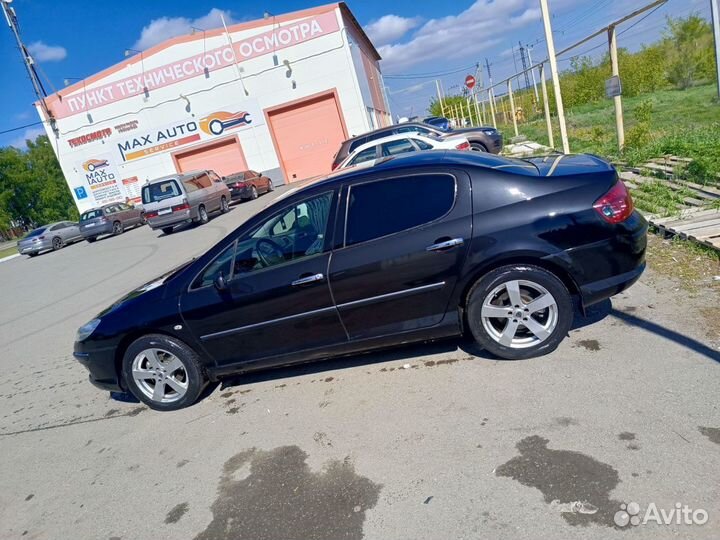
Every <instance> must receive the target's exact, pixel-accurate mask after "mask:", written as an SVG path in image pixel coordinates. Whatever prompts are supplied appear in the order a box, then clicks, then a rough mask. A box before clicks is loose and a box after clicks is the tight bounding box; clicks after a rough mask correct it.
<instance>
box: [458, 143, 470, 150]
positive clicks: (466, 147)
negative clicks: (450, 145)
mask: <svg viewBox="0 0 720 540" xmlns="http://www.w3.org/2000/svg"><path fill="white" fill-rule="evenodd" d="M455 148H457V149H458V150H470V143H469V142H462V143H460V144H458V145H457V146H456V147H455Z"/></svg>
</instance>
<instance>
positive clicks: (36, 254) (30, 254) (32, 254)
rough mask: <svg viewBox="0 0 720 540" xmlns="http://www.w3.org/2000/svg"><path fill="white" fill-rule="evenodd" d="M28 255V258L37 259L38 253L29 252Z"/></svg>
mask: <svg viewBox="0 0 720 540" xmlns="http://www.w3.org/2000/svg"><path fill="white" fill-rule="evenodd" d="M28 255H29V256H30V257H37V256H38V252H37V251H31V252H30V253H28Z"/></svg>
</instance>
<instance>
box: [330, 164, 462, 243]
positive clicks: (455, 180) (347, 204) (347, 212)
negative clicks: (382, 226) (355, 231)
mask: <svg viewBox="0 0 720 540" xmlns="http://www.w3.org/2000/svg"><path fill="white" fill-rule="evenodd" d="M418 176H449V177H451V178H452V179H453V184H454V190H453V203H452V205H451V206H450V208H449V209H448V211H447V212H445V213H444V214H443V215H442V216H440V217H438V218H435V219H433V220H432V221H427V222H425V223H421V224H420V225H415V226H414V227H410V228H409V229H403V230H401V231H396V232H393V233H390V234H386V235H384V236H378V237H377V238H371V239H370V240H364V241H363V242H358V243H357V244H352V246H348V244H347V233H348V217H349V215H350V195H351V194H352V188H353V187H354V186H362V185H366V184H373V183H375V182H383V181H385V180H399V179H401V178H410V177H412V178H417V177H418ZM347 188H348V189H347V193H346V194H345V201H344V202H345V212H344V214H345V216H344V221H345V223H344V225H343V228H342V242H341V243H340V244H339V247H338V249H343V248H347V247H355V246H362V245H364V244H368V243H370V242H376V241H378V240H383V239H386V238H390V237H391V236H395V235H397V234H404V233H406V232H409V231H414V230H416V229H421V228H422V227H426V226H427V225H431V224H433V223H437V222H438V221H441V220H443V219H445V218H446V217H447V216H449V215H450V214H451V213H452V211H453V210H454V209H455V207H456V206H457V197H458V178H457V176H456V175H454V174H452V173H449V172H426V173H415V174H403V175H399V176H388V177H382V178H373V179H372V180H367V181H359V182H356V183H353V184H349V185H348V186H347Z"/></svg>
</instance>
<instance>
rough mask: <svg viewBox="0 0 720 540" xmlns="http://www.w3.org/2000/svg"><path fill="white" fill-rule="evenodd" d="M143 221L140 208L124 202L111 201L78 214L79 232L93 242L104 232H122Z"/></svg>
mask: <svg viewBox="0 0 720 540" xmlns="http://www.w3.org/2000/svg"><path fill="white" fill-rule="evenodd" d="M144 223H145V218H144V216H143V210H142V208H139V207H136V206H130V205H129V204H125V203H111V204H106V205H105V206H101V207H100V208H93V209H92V210H88V211H87V212H83V214H82V215H81V216H80V232H81V233H82V235H83V237H84V238H85V240H87V241H88V242H94V241H95V240H97V238H98V236H102V235H105V234H112V235H118V234H122V233H123V232H124V231H125V229H127V228H129V227H137V226H139V225H142V224H144Z"/></svg>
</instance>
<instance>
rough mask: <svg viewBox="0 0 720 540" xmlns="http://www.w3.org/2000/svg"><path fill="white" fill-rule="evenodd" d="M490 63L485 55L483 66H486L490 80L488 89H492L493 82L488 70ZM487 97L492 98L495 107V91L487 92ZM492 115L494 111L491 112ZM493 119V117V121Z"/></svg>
mask: <svg viewBox="0 0 720 540" xmlns="http://www.w3.org/2000/svg"><path fill="white" fill-rule="evenodd" d="M491 65H492V64H491V63H490V62H489V61H488V59H487V57H485V67H486V68H487V74H488V80H489V81H490V86H488V90H492V87H493V82H492V73H491V72H490V66H491ZM488 99H492V104H493V107H496V104H495V92H488ZM493 116H494V113H493ZM494 122H495V120H494V119H493V123H494Z"/></svg>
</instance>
